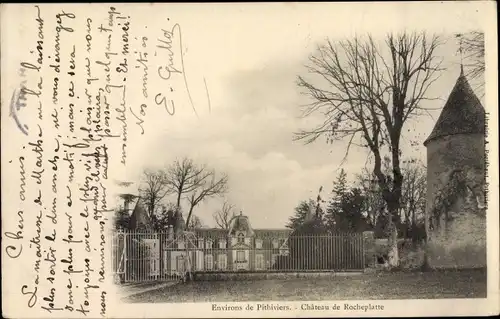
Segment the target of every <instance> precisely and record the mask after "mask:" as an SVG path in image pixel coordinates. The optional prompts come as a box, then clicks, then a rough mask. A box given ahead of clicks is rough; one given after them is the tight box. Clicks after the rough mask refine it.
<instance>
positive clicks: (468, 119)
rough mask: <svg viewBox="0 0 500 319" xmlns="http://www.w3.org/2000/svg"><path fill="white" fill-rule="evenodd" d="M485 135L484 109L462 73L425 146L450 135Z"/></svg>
mask: <svg viewBox="0 0 500 319" xmlns="http://www.w3.org/2000/svg"><path fill="white" fill-rule="evenodd" d="M484 133H485V112H484V108H483V106H482V105H481V102H480V101H479V99H478V98H477V96H476V94H474V91H473V90H472V88H471V86H470V84H469V82H468V81H467V79H466V78H465V75H464V74H463V71H462V72H461V74H460V76H459V77H458V79H457V82H456V83H455V86H454V87H453V90H452V91H451V93H450V96H449V97H448V101H446V104H445V105H444V107H443V110H442V111H441V115H440V116H439V118H438V120H437V122H436V125H435V126H434V129H433V130H432V133H431V134H430V135H429V137H428V138H427V139H426V140H425V142H424V145H427V143H429V142H430V141H431V140H434V139H437V138H440V137H444V136H448V135H455V134H484Z"/></svg>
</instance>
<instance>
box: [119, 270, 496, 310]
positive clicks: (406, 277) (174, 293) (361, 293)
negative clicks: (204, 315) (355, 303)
mask: <svg viewBox="0 0 500 319" xmlns="http://www.w3.org/2000/svg"><path fill="white" fill-rule="evenodd" d="M437 298H486V271H485V270H467V271H465V270H463V271H446V272H445V271H439V272H428V273H420V272H394V273H372V274H360V275H352V276H338V277H329V278H321V277H318V278H289V279H279V280H278V279H277V280H268V279H266V280H252V281H250V280H238V281H236V280H235V281H198V282H189V283H186V284H177V285H174V286H170V287H164V288H161V289H158V290H153V291H148V292H144V293H140V294H135V295H132V296H129V297H127V298H126V299H125V300H124V301H125V302H138V303H147V302H220V301H226V302H230V301H265V300H267V301H269V300H276V301H277V300H280V301H297V300H345V299H351V300H353V299H359V300H361V299H437Z"/></svg>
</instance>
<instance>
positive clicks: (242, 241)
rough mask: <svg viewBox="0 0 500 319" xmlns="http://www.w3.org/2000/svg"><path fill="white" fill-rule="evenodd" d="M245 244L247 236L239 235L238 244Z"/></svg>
mask: <svg viewBox="0 0 500 319" xmlns="http://www.w3.org/2000/svg"><path fill="white" fill-rule="evenodd" d="M243 243H245V235H244V234H243V233H239V234H238V244H243Z"/></svg>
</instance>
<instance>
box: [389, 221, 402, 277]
mask: <svg viewBox="0 0 500 319" xmlns="http://www.w3.org/2000/svg"><path fill="white" fill-rule="evenodd" d="M391 228H392V230H391V235H390V238H389V246H390V250H389V254H388V257H389V260H388V262H389V267H397V266H399V250H398V228H397V227H396V225H394V223H392V222H391Z"/></svg>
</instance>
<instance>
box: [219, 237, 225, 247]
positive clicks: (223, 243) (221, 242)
mask: <svg viewBox="0 0 500 319" xmlns="http://www.w3.org/2000/svg"><path fill="white" fill-rule="evenodd" d="M219 247H220V248H221V249H226V241H225V240H223V239H222V240H219Z"/></svg>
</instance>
